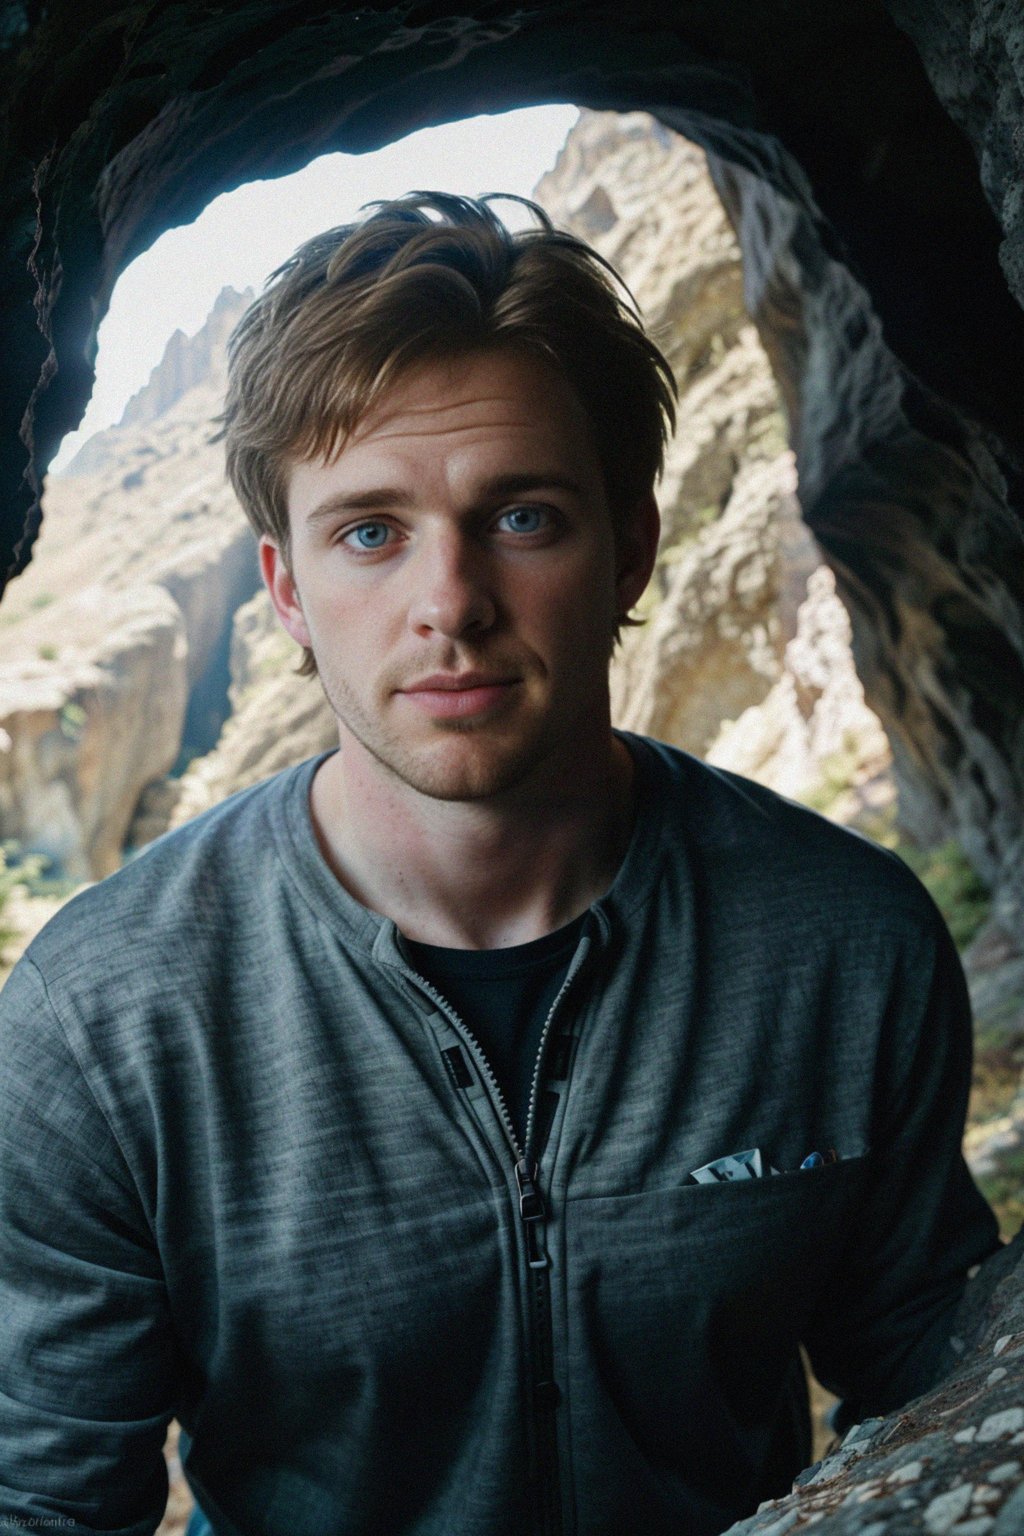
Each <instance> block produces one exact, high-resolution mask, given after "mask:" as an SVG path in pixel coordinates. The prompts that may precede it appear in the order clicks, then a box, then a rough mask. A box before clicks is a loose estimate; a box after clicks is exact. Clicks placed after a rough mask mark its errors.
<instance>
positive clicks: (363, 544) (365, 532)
mask: <svg viewBox="0 0 1024 1536" xmlns="http://www.w3.org/2000/svg"><path fill="white" fill-rule="evenodd" d="M390 533H391V529H390V528H389V527H388V525H387V523H360V524H359V526H358V528H350V529H349V531H348V533H346V535H345V537H344V539H343V540H342V542H343V543H345V544H353V545H355V547H356V548H357V549H383V548H384V545H385V544H386V543H387V542H388V538H389V536H390Z"/></svg>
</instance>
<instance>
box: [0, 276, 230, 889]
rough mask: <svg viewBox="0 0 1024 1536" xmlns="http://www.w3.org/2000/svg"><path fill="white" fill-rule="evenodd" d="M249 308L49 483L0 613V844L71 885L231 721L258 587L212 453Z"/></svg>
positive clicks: (224, 317)
mask: <svg viewBox="0 0 1024 1536" xmlns="http://www.w3.org/2000/svg"><path fill="white" fill-rule="evenodd" d="M244 303H245V297H244V296H242V295H238V294H234V293H233V292H232V291H230V290H228V291H226V293H225V294H222V295H221V298H220V300H219V301H218V304H217V306H216V308H215V309H214V311H213V314H212V316H211V320H210V322H209V324H208V325H207V326H205V327H204V328H203V329H202V330H201V331H200V332H199V333H198V335H197V336H196V337H193V338H192V339H191V341H190V342H188V343H187V344H183V343H181V342H180V341H175V342H173V344H172V345H171V346H170V347H169V348H168V352H167V354H166V355H165V360H164V361H165V364H166V370H165V369H164V365H163V364H162V365H161V367H160V368H158V369H157V370H156V371H155V373H154V375H153V377H152V379H151V380H150V383H149V384H148V385H147V386H146V389H145V390H143V391H142V392H141V395H140V396H137V397H136V402H135V403H133V405H131V406H129V409H128V411H126V413H125V421H124V422H122V424H121V425H120V426H118V427H116V428H114V429H112V430H111V431H110V432H105V433H100V434H98V435H97V437H96V438H93V439H92V440H90V442H89V443H87V444H86V445H85V446H84V447H83V449H82V450H81V452H80V453H79V455H78V456H77V459H76V460H75V461H74V463H73V464H72V466H71V467H70V472H69V473H68V474H66V475H63V476H55V477H53V478H52V480H51V482H50V486H49V489H48V493H47V535H46V537H45V538H44V539H42V540H41V541H40V545H39V549H38V558H37V560H36V561H34V562H33V565H32V568H31V569H30V570H29V571H27V572H26V573H25V575H24V576H23V577H22V578H21V579H20V580H19V581H17V582H16V583H15V584H14V585H13V587H12V588H11V591H10V594H9V600H8V602H7V603H5V605H4V609H3V613H2V614H0V639H2V644H3V656H4V661H3V665H2V667H0V839H13V840H14V841H16V842H17V843H18V844H20V845H21V846H22V847H23V848H25V849H28V850H32V851H38V852H41V853H44V854H46V855H47V856H48V857H49V858H50V859H51V860H53V863H54V865H55V867H56V869H57V870H59V871H61V872H63V873H66V874H68V875H70V876H72V877H76V878H79V879H86V878H91V877H97V876H101V875H104V874H108V873H109V872H110V871H111V870H113V869H116V868H117V866H118V865H119V864H120V862H121V859H122V855H123V846H124V844H125V842H126V841H130V840H131V837H130V827H131V823H132V820H133V817H134V815H135V812H136V806H137V803H138V801H139V797H140V795H141V793H142V791H143V789H144V788H145V787H146V785H148V784H150V783H152V782H153V781H154V780H156V779H159V778H160V777H161V776H163V775H165V774H167V773H168V772H169V771H170V770H171V769H172V768H174V767H175V766H176V765H177V764H179V762H180V760H181V759H182V757H183V756H188V755H194V754H195V753H197V752H198V753H201V752H204V751H206V750H208V749H209V747H211V746H212V745H213V743H214V742H215V741H216V739H217V736H218V734H219V731H220V727H221V725H222V723H223V720H224V718H225V716H226V714H227V711H228V699H227V688H228V682H229V671H228V650H229V646H230V638H231V624H232V619H233V616H234V613H235V611H236V609H237V608H238V607H239V605H240V604H241V603H243V602H244V601H245V600H246V598H248V597H249V596H250V595H251V594H252V592H253V591H254V590H255V587H256V583H257V580H258V572H257V568H256V562H255V554H254V548H253V541H252V536H251V534H250V533H249V529H248V525H247V524H246V522H245V519H244V517H243V515H242V513H241V511H240V509H239V507H238V505H237V503H236V502H235V500H234V497H233V495H232V494H231V492H230V490H229V488H228V487H227V485H226V484H225V480H224V467H223V454H222V451H221V449H220V448H219V447H218V446H217V445H215V444H213V443H211V441H210V438H211V436H212V434H213V425H212V418H213V417H214V416H215V414H216V412H217V411H218V410H219V409H220V401H221V396H222V383H223V344H224V339H225V335H226V331H227V329H228V327H229V325H230V323H233V319H234V318H237V315H238V314H239V313H240V312H241V309H242V307H243V306H244ZM211 359H213V364H212V367H211V365H210V364H211ZM165 400H166V401H167V402H168V404H167V406H166V408H160V407H161V402H163V401H165Z"/></svg>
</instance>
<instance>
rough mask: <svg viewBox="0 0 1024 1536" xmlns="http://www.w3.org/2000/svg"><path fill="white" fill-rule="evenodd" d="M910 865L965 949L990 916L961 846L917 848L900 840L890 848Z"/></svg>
mask: <svg viewBox="0 0 1024 1536" xmlns="http://www.w3.org/2000/svg"><path fill="white" fill-rule="evenodd" d="M889 846H890V847H892V849H893V851H894V852H895V853H898V854H899V856H900V858H901V859H902V860H903V862H904V863H905V864H909V865H910V868H911V869H912V870H913V871H914V874H915V875H916V876H917V878H918V879H919V880H920V881H921V883H922V885H924V886H925V887H926V888H927V889H928V891H929V893H930V895H931V898H932V900H933V901H934V903H935V905H936V906H937V907H938V909H939V911H940V912H941V913H942V915H943V917H944V918H945V919H946V922H947V924H948V926H949V931H950V933H951V934H952V935H953V938H954V941H955V942H956V947H957V949H960V950H964V949H966V948H967V946H968V944H970V942H971V940H972V939H973V938H974V937H975V936H976V934H977V933H978V930H979V929H980V928H981V927H982V925H983V924H984V922H985V920H986V918H987V917H988V914H989V905H990V904H989V896H988V891H987V889H986V887H985V886H984V885H983V884H982V883H981V881H980V880H979V878H978V876H977V874H976V873H975V871H974V869H973V868H972V867H971V865H970V864H968V862H967V859H966V857H965V855H964V851H963V849H962V848H961V847H960V844H959V843H956V842H953V841H952V840H950V841H949V842H946V843H942V844H941V845H940V846H939V847H938V848H915V847H914V846H913V845H912V844H910V843H905V842H901V841H900V840H899V838H896V839H895V841H894V842H893V843H891V844H890V845H889Z"/></svg>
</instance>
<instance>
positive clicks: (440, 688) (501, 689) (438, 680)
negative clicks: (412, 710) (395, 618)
mask: <svg viewBox="0 0 1024 1536" xmlns="http://www.w3.org/2000/svg"><path fill="white" fill-rule="evenodd" d="M519 681H520V680H519V678H517V677H496V676H494V675H493V674H492V673H486V672H435V673H432V674H431V676H429V677H422V678H419V679H418V680H417V681H416V682H414V683H408V684H407V685H406V686H405V687H404V688H401V689H399V693H400V695H401V696H402V697H403V698H405V699H408V701H409V702H410V704H412V705H413V706H414V707H416V708H418V709H420V710H423V711H424V713H426V714H428V715H431V716H433V717H434V718H435V719H466V718H468V717H469V716H472V715H479V714H484V713H486V712H487V711H488V710H490V709H493V708H494V707H495V706H496V705H499V704H502V703H504V702H505V700H507V699H508V698H509V696H510V695H511V693H512V691H513V690H514V689H515V687H516V686H517V684H518V683H519Z"/></svg>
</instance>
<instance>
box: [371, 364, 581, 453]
mask: <svg viewBox="0 0 1024 1536" xmlns="http://www.w3.org/2000/svg"><path fill="white" fill-rule="evenodd" d="M502 428H509V429H512V430H518V431H525V432H536V433H539V434H541V435H544V434H546V433H547V432H549V431H552V430H553V431H555V432H556V433H561V434H568V435H570V436H573V437H575V436H576V435H578V434H581V433H582V434H587V433H588V428H589V423H588V421H587V417H586V413H585V411H584V409H583V406H582V404H581V402H580V400H579V398H578V396H577V395H576V393H575V391H574V390H573V388H572V386H571V385H570V384H569V382H568V380H567V379H566V378H565V375H564V374H563V373H562V371H561V369H559V368H558V367H557V366H556V365H555V364H554V363H553V362H548V361H546V360H545V359H544V358H541V357H537V356H534V355H532V354H530V353H526V352H523V351H515V350H512V349H511V348H509V349H507V350H500V349H495V350H493V351H482V352H469V353H465V354H462V355H456V356H453V357H448V358H430V359H427V360H425V361H423V362H420V363H416V364H413V365H412V366H411V367H410V368H408V369H406V370H405V371H404V372H403V373H402V374H401V375H399V377H398V378H397V379H396V380H395V382H394V383H393V384H392V385H391V387H390V388H388V389H387V390H386V391H385V392H384V393H383V395H382V396H381V398H380V400H379V401H377V402H376V403H375V405H374V406H373V407H372V408H371V410H369V411H368V412H367V413H366V414H365V415H364V416H363V418H362V420H361V421H360V422H359V423H358V424H357V426H356V427H355V429H354V430H353V432H352V433H351V435H350V437H349V439H348V442H347V444H346V447H348V446H352V447H355V446H357V445H358V444H359V443H362V442H367V441H370V440H374V441H384V440H387V439H392V438H398V437H403V436H408V437H410V438H415V437H417V436H424V437H428V436H435V435H438V434H441V435H444V434H448V433H458V432H468V433H472V432H476V431H480V430H483V431H486V430H488V429H495V430H500V429H502Z"/></svg>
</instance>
